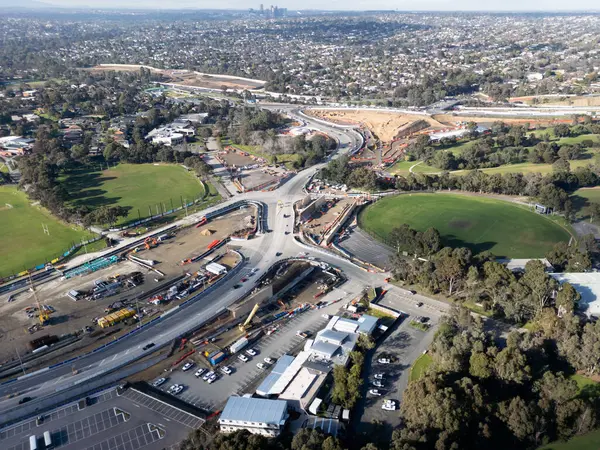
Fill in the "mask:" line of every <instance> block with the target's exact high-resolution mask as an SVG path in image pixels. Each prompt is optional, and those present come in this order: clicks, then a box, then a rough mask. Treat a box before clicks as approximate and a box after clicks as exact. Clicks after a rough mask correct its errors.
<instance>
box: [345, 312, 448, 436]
mask: <svg viewBox="0 0 600 450" xmlns="http://www.w3.org/2000/svg"><path fill="white" fill-rule="evenodd" d="M414 318H415V317H414V316H408V317H405V318H404V319H403V320H402V322H401V323H400V324H397V325H395V329H393V331H392V332H391V333H390V334H389V335H388V336H387V337H386V339H385V340H384V341H383V342H382V343H381V344H380V345H379V346H378V347H377V348H376V349H375V352H374V353H373V354H372V357H371V358H367V359H366V360H365V370H364V380H365V384H364V385H363V398H362V399H361V401H360V403H359V405H358V408H357V412H358V414H357V417H359V418H360V425H359V426H358V428H359V430H360V431H362V432H363V433H370V432H373V431H374V430H373V429H372V427H373V422H374V421H379V422H383V423H385V425H386V435H385V437H383V439H384V440H385V439H387V440H388V442H389V437H391V432H392V430H393V429H394V428H396V427H397V426H398V425H400V417H399V414H398V411H397V409H398V408H399V405H400V402H401V401H402V393H403V391H404V389H405V388H406V386H407V384H408V380H409V376H410V367H411V366H412V364H413V362H414V361H415V360H416V359H417V358H418V357H419V356H420V355H421V354H422V353H423V352H424V351H425V350H426V349H427V348H428V347H429V345H430V344H431V341H432V340H433V335H434V334H435V329H436V328H437V324H438V320H439V318H438V317H436V318H432V319H431V320H430V323H431V327H430V329H429V330H428V331H427V332H423V331H420V330H417V329H416V328H413V327H412V326H410V321H411V320H413V319H414ZM380 358H389V359H391V362H390V363H389V364H382V363H380V362H378V360H379V359H380ZM375 374H382V375H383V377H382V379H381V380H376V378H375ZM375 381H380V382H381V384H382V385H383V387H377V386H374V384H373V383H374V382H375ZM371 389H377V390H378V391H379V393H380V394H381V395H380V396H376V395H373V394H370V393H369V391H370V390H371ZM386 399H391V400H395V402H396V403H395V404H396V411H395V412H394V411H386V410H384V409H382V405H383V402H384V400H386ZM361 411H362V417H361V415H360V412H361Z"/></svg>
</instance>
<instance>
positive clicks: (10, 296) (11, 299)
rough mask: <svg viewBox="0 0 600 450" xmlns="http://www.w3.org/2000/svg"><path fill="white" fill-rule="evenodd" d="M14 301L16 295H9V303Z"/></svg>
mask: <svg viewBox="0 0 600 450" xmlns="http://www.w3.org/2000/svg"><path fill="white" fill-rule="evenodd" d="M14 301H15V296H14V295H9V296H8V303H10V302H14Z"/></svg>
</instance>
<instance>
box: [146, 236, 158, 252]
mask: <svg viewBox="0 0 600 450" xmlns="http://www.w3.org/2000/svg"><path fill="white" fill-rule="evenodd" d="M157 245H158V241H157V240H156V239H155V238H153V237H147V238H146V240H144V246H145V247H146V250H150V249H151V248H153V247H156V246H157Z"/></svg>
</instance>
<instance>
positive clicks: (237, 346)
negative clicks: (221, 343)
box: [229, 336, 248, 354]
mask: <svg viewBox="0 0 600 450" xmlns="http://www.w3.org/2000/svg"><path fill="white" fill-rule="evenodd" d="M246 345H248V338H247V337H245V336H244V337H243V338H241V339H239V340H237V341H236V342H234V343H233V344H231V347H229V351H230V352H231V354H235V353H237V352H239V351H240V350H241V349H243V348H244V347H245V346H246Z"/></svg>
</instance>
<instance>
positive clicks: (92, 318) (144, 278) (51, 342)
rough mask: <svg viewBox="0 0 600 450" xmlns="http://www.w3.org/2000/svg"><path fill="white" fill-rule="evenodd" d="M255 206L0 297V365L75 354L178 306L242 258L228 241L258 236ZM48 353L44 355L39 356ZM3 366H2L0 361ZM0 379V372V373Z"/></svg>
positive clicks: (172, 232)
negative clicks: (56, 353)
mask: <svg viewBox="0 0 600 450" xmlns="http://www.w3.org/2000/svg"><path fill="white" fill-rule="evenodd" d="M258 214H259V212H258V210H257V207H256V206H254V205H251V204H248V205H246V206H243V207H241V208H240V207H236V208H235V209H232V210H230V211H228V212H226V213H224V214H222V215H218V216H216V217H213V218H211V219H207V218H201V219H200V220H199V221H198V222H197V223H195V224H194V225H192V226H189V227H185V228H181V229H178V228H176V227H171V228H169V229H168V231H164V232H161V233H160V234H158V235H154V236H151V237H148V238H146V239H143V240H140V241H139V244H138V245H136V246H132V247H131V248H128V249H127V250H125V251H122V252H118V253H115V252H113V253H115V254H112V255H110V256H106V257H100V258H96V259H94V260H92V261H90V262H88V263H85V264H83V265H80V266H78V267H76V268H74V269H70V270H66V271H63V272H61V273H59V272H57V273H56V274H55V275H53V276H51V277H48V280H47V281H45V282H44V283H43V284H41V283H40V284H39V286H36V285H35V284H34V282H31V283H29V285H28V286H27V287H24V288H22V289H20V290H15V291H13V292H12V293H11V294H10V295H2V296H1V297H0V344H1V345H0V361H2V362H5V363H10V362H11V361H12V362H13V363H14V361H16V360H18V359H22V360H23V359H24V360H29V359H33V358H35V359H39V361H40V362H48V361H52V360H53V358H55V357H57V356H55V355H53V354H52V353H53V352H52V350H55V349H57V348H59V347H60V348H62V351H61V352H60V353H61V355H60V357H61V358H64V357H65V354H73V355H77V354H79V353H82V352H85V351H89V350H90V349H93V348H95V347H97V346H99V345H102V344H104V343H106V342H108V341H107V340H108V339H114V338H117V337H119V336H121V335H123V334H125V333H127V332H128V331H129V330H131V329H132V328H133V327H135V326H137V325H138V324H143V323H145V322H147V321H150V320H152V319H154V318H156V317H158V316H159V315H160V314H162V313H163V312H164V311H166V310H167V309H169V308H172V307H173V306H176V305H179V304H181V303H182V302H184V301H186V300H187V299H189V298H191V297H192V296H193V295H196V294H198V293H200V292H202V290H204V289H206V288H208V287H210V286H211V285H212V284H213V283H215V282H216V281H217V280H219V279H220V278H221V277H223V276H225V275H226V274H227V273H228V272H229V271H230V270H232V269H233V268H234V267H236V266H237V265H238V264H239V263H240V262H241V260H242V258H241V255H240V254H239V253H238V252H236V251H235V249H234V248H233V247H232V245H233V244H232V242H235V241H236V240H241V239H250V238H252V237H253V235H254V234H255V233H256V230H257V220H258ZM46 353H47V355H45V354H46ZM0 365H1V364H0ZM0 377H2V374H1V373H0Z"/></svg>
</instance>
